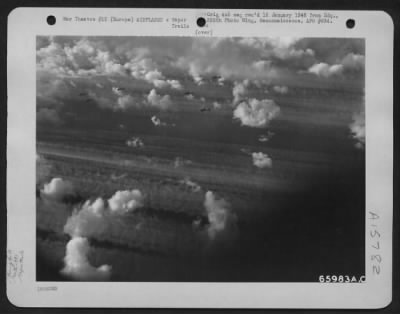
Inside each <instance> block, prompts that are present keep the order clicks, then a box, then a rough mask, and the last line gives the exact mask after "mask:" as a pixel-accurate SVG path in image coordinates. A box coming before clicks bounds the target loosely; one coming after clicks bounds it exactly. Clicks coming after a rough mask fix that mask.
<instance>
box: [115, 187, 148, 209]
mask: <svg viewBox="0 0 400 314" xmlns="http://www.w3.org/2000/svg"><path fill="white" fill-rule="evenodd" d="M108 206H109V208H110V210H111V212H113V213H122V214H124V213H128V212H130V211H133V210H135V209H137V208H140V207H142V206H143V195H142V193H141V192H140V191H139V190H131V191H118V192H116V193H115V194H114V195H113V196H112V197H111V198H110V199H109V200H108Z"/></svg>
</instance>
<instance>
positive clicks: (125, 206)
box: [64, 190, 144, 239]
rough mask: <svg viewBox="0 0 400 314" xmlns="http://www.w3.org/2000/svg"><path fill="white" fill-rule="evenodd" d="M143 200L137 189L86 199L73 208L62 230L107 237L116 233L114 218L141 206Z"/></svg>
mask: <svg viewBox="0 0 400 314" xmlns="http://www.w3.org/2000/svg"><path fill="white" fill-rule="evenodd" d="M143 201H144V197H143V195H142V193H141V192H140V191H139V190H124V191H117V192H116V193H115V194H114V195H113V196H112V197H110V198H109V199H108V200H103V199H102V198H97V199H96V200H95V201H94V202H91V201H90V200H88V201H86V202H85V203H84V204H83V205H82V207H81V208H76V209H74V211H73V213H72V215H71V216H70V217H69V218H68V220H67V222H66V224H65V226H64V232H65V233H67V234H69V235H70V236H71V237H94V238H97V239H103V238H107V236H108V235H109V234H110V233H114V234H115V233H116V234H118V233H119V231H118V229H119V228H120V226H119V225H118V220H116V219H115V218H116V217H120V216H123V215H125V214H127V213H129V212H131V211H134V210H136V209H138V208H141V207H143ZM106 205H107V206H106Z"/></svg>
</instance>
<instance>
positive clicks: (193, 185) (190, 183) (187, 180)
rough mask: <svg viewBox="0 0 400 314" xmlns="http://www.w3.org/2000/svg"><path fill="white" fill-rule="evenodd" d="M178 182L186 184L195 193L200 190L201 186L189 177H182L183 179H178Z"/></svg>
mask: <svg viewBox="0 0 400 314" xmlns="http://www.w3.org/2000/svg"><path fill="white" fill-rule="evenodd" d="M179 183H181V184H183V185H185V186H187V187H188V188H189V189H190V190H191V191H192V192H194V193H197V192H200V191H201V186H200V185H198V184H197V183H196V182H193V181H192V180H190V178H188V177H187V178H184V179H183V180H180V181H179Z"/></svg>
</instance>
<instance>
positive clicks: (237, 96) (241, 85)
mask: <svg viewBox="0 0 400 314" xmlns="http://www.w3.org/2000/svg"><path fill="white" fill-rule="evenodd" d="M249 83H250V82H249V80H244V81H243V82H236V81H235V82H234V83H233V88H232V95H233V103H234V104H237V103H238V102H239V101H241V100H242V99H243V96H244V95H246V94H247V92H248V91H247V88H248V86H249Z"/></svg>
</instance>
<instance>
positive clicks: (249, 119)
mask: <svg viewBox="0 0 400 314" xmlns="http://www.w3.org/2000/svg"><path fill="white" fill-rule="evenodd" d="M279 113H280V108H279V106H278V105H277V104H276V103H275V102H274V101H273V100H271V99H263V100H258V99H254V98H252V99H250V100H248V101H243V102H241V103H239V105H238V106H237V107H236V109H235V110H234V111H233V117H234V118H235V119H238V120H240V122H241V124H242V125H245V126H250V127H255V128H264V127H266V126H268V124H269V123H270V121H271V120H272V119H274V118H276V117H277V116H278V115H279Z"/></svg>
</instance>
